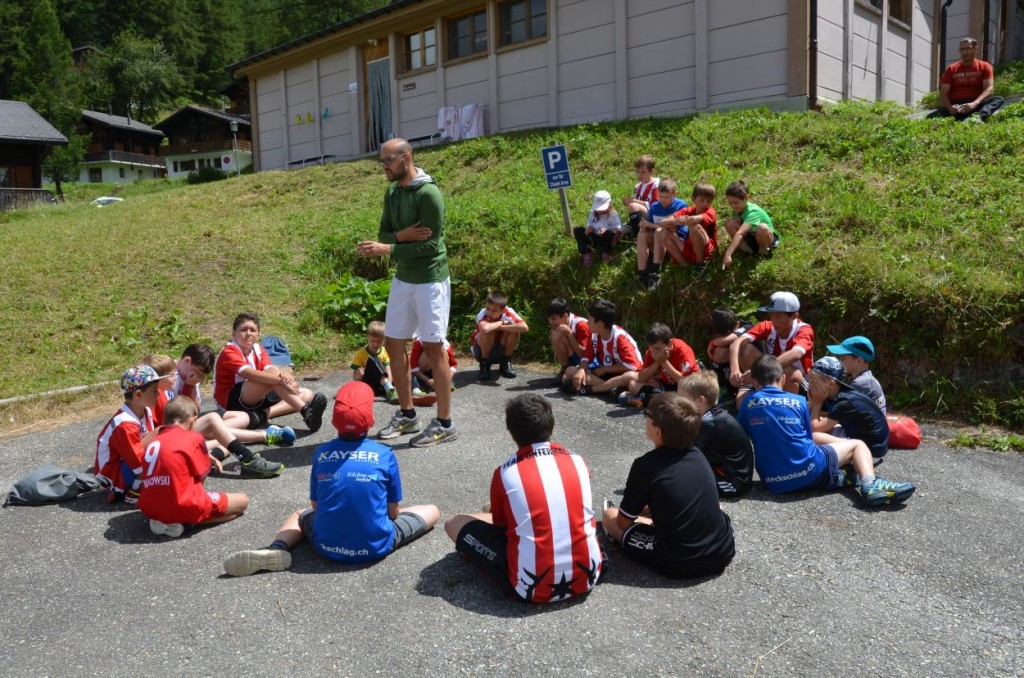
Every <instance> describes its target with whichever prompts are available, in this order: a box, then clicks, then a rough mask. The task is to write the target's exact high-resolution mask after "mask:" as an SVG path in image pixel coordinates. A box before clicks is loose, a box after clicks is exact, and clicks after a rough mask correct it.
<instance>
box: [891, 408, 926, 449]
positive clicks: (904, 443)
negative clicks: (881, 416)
mask: <svg viewBox="0 0 1024 678" xmlns="http://www.w3.org/2000/svg"><path fill="white" fill-rule="evenodd" d="M886 419H888V420H889V447H891V448H894V449H897V450H916V449H917V448H918V447H920V445H921V428H920V427H919V426H918V425H917V422H916V421H914V420H913V419H912V418H911V417H905V416H903V415H902V414H890V415H887V416H886Z"/></svg>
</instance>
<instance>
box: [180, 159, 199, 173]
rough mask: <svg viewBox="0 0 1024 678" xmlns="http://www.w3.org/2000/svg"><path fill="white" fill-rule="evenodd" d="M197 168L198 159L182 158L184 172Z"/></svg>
mask: <svg viewBox="0 0 1024 678" xmlns="http://www.w3.org/2000/svg"><path fill="white" fill-rule="evenodd" d="M195 168H196V161H195V160H182V161H181V171H182V172H191V171H193V170H194V169H195Z"/></svg>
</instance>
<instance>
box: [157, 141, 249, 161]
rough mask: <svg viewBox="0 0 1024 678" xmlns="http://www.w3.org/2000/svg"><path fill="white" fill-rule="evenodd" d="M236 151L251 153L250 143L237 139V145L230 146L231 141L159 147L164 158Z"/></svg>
mask: <svg viewBox="0 0 1024 678" xmlns="http://www.w3.org/2000/svg"><path fill="white" fill-rule="evenodd" d="M231 150H238V151H242V152H245V153H252V142H251V141H244V140H242V139H239V140H238V142H237V145H236V146H234V147H232V146H231V139H221V140H219V141H197V142H195V143H191V144H168V145H167V146H161V147H160V155H162V156H164V157H165V158H166V157H167V156H169V155H189V154H190V153H209V152H210V151H231Z"/></svg>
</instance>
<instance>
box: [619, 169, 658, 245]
mask: <svg viewBox="0 0 1024 678" xmlns="http://www.w3.org/2000/svg"><path fill="white" fill-rule="evenodd" d="M655 164H656V163H655V160H654V158H652V157H651V156H649V155H641V156H640V157H639V158H637V159H636V162H634V163H633V166H634V167H635V168H636V178H637V183H636V186H634V187H633V195H627V196H626V197H625V198H623V199H622V204H623V205H625V207H626V214H627V215H629V221H628V223H627V224H626V226H625V227H624V228H623V232H624V233H627V232H628V233H629V234H630V235H632V236H633V237H634V238H636V237H637V236H638V235H639V234H640V222H641V221H642V220H643V219H646V218H647V214H648V212H649V211H650V208H651V203H652V202H656V201H657V200H658V184H659V183H660V182H661V179H659V178H658V177H656V176H654V165H655Z"/></svg>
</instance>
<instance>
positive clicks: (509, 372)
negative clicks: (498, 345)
mask: <svg viewBox="0 0 1024 678" xmlns="http://www.w3.org/2000/svg"><path fill="white" fill-rule="evenodd" d="M498 374H500V375H501V376H503V377H505V378H506V379H515V378H516V376H518V375H517V374H516V371H515V370H514V369H512V361H511V360H509V359H508V358H505V359H504V360H502V361H501V365H500V366H499V367H498Z"/></svg>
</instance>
